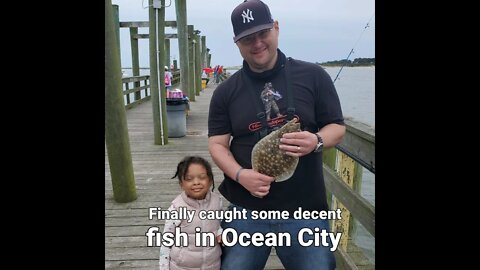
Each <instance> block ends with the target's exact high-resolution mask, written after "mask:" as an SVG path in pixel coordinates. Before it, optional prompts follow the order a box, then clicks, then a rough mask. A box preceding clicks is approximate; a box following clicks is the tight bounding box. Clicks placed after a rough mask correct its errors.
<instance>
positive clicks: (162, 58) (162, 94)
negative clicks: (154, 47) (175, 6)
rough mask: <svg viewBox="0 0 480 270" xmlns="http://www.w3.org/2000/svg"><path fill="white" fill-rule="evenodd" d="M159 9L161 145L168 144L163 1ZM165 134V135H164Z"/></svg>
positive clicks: (161, 0) (163, 0) (162, 0)
mask: <svg viewBox="0 0 480 270" xmlns="http://www.w3.org/2000/svg"><path fill="white" fill-rule="evenodd" d="M160 5H161V8H160V9H156V11H157V12H158V14H157V15H158V20H157V29H158V30H157V33H158V37H157V42H158V43H157V44H158V54H157V55H158V62H159V65H158V70H159V71H160V123H161V125H162V130H163V134H164V138H163V144H168V121H167V89H166V87H165V79H164V78H165V66H166V65H167V61H166V55H165V0H160ZM165 134H166V135H165Z"/></svg>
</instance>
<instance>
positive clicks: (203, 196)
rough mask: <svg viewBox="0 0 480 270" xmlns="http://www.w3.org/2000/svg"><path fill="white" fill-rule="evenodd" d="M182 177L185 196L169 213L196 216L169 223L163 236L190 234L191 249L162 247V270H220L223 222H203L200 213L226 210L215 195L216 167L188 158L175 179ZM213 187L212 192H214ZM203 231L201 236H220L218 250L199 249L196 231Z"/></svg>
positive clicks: (217, 238)
mask: <svg viewBox="0 0 480 270" xmlns="http://www.w3.org/2000/svg"><path fill="white" fill-rule="evenodd" d="M177 176H178V180H179V184H180V187H181V188H182V189H183V191H182V193H181V194H180V195H178V196H177V197H176V198H175V199H174V200H173V201H172V204H171V205H170V207H169V208H168V210H169V211H180V207H184V208H186V209H187V210H188V211H190V212H193V211H192V210H194V216H193V219H192V220H191V222H188V220H187V219H183V220H166V221H165V227H164V230H163V233H166V232H171V233H175V231H176V230H175V228H176V227H179V228H180V231H181V232H182V233H183V232H185V233H187V234H188V246H186V247H182V246H181V245H177V246H176V245H173V246H172V247H166V246H162V247H161V248H160V261H159V263H160V270H166V269H170V270H175V269H206V270H207V269H208V270H210V269H211V270H213V269H215V270H218V269H220V256H221V254H222V251H221V248H220V244H219V243H220V239H221V233H222V228H221V227H220V220H210V219H200V218H199V216H198V212H199V211H200V210H207V211H210V210H218V211H220V210H222V201H221V199H220V196H219V195H218V194H216V193H213V192H212V191H213V189H214V188H215V185H214V183H213V172H212V167H211V166H210V164H209V163H208V161H206V160H205V159H203V158H201V157H197V156H187V157H185V158H184V159H183V160H182V161H180V163H179V164H178V166H177V172H176V173H175V175H174V176H173V177H172V179H173V178H175V177H177ZM210 186H212V191H210ZM196 227H199V228H200V229H201V230H200V231H201V233H200V234H203V233H206V232H213V233H214V234H215V236H216V241H215V246H213V247H210V246H208V245H207V246H205V247H203V246H196V245H195V233H196V232H197V231H196V230H195V228H196Z"/></svg>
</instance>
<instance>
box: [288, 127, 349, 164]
mask: <svg viewBox="0 0 480 270" xmlns="http://www.w3.org/2000/svg"><path fill="white" fill-rule="evenodd" d="M345 131H346V127H345V126H344V125H339V124H328V125H326V126H324V127H323V128H321V129H320V130H319V131H318V132H317V134H318V135H320V137H322V140H323V147H324V148H330V147H334V146H335V145H337V144H339V143H340V142H341V141H342V139H343V136H344V135H345ZM280 142H281V143H282V144H280V149H282V150H285V151H286V152H285V153H286V154H287V155H290V156H297V157H301V156H304V155H307V154H310V153H311V152H312V151H313V150H315V148H316V146H317V142H318V139H317V136H315V134H313V133H311V132H308V131H301V132H292V133H286V134H283V137H282V139H280Z"/></svg>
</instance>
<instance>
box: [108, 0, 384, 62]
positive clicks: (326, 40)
mask: <svg viewBox="0 0 480 270" xmlns="http://www.w3.org/2000/svg"><path fill="white" fill-rule="evenodd" d="M242 2H243V0H187V1H186V3H187V24H192V25H193V26H194V29H198V30H200V31H201V33H200V35H202V36H206V45H207V47H208V48H209V49H210V53H211V54H212V57H211V65H212V66H215V65H223V66H225V67H229V66H238V65H241V64H242V57H241V55H240V53H239V50H238V47H237V46H236V45H235V43H233V29H232V24H231V20H230V15H231V13H232V10H233V9H234V8H235V7H236V6H237V5H238V4H240V3H242ZM263 2H264V3H266V4H267V5H268V6H269V8H270V12H271V13H272V17H273V19H274V20H278V22H279V27H280V37H279V42H278V47H279V48H280V50H282V52H284V53H285V54H286V55H287V56H290V57H293V58H296V59H300V60H305V61H309V62H320V63H322V62H326V61H334V60H341V59H346V58H347V56H348V54H349V53H350V51H351V50H352V49H353V53H352V55H350V57H349V59H350V60H353V59H355V58H374V57H375V0H295V1H291V0H264V1H263ZM112 4H114V5H118V6H119V16H120V22H128V21H148V9H147V8H146V7H147V5H148V0H112ZM165 5H166V6H167V8H166V10H165V19H166V20H167V21H175V20H176V13H175V0H165ZM367 25H368V26H367ZM138 31H139V33H140V34H148V28H139V30H138ZM165 33H167V34H169V33H177V31H176V29H173V28H171V27H166V28H165ZM129 38H130V37H129V30H128V29H127V28H121V29H120V40H121V41H120V47H121V48H120V50H121V58H122V59H121V62H122V67H131V52H130V40H129ZM170 44H171V45H170V46H171V48H170V50H171V52H170V54H171V56H170V58H171V61H173V60H174V59H176V60H177V61H178V60H179V53H178V41H177V39H171V41H170ZM139 49H140V67H148V66H149V56H148V51H149V42H148V39H141V40H139ZM178 63H180V62H178Z"/></svg>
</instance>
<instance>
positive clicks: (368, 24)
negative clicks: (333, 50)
mask: <svg viewBox="0 0 480 270" xmlns="http://www.w3.org/2000/svg"><path fill="white" fill-rule="evenodd" d="M374 16H375V12H374V13H373V15H372V17H370V20H368V22H367V24H366V25H365V27H364V28H363V31H362V32H361V33H360V36H359V37H358V39H357V41H356V42H355V44H354V45H353V47H352V49H351V50H350V53H349V54H348V56H347V59H345V62H344V63H343V65H342V67H341V68H340V70H339V71H338V73H337V76H335V80H333V83H335V81H336V80H337V78H338V75H340V72H342V69H343V67H345V65H346V64H347V62H348V58H349V57H350V55H352V53H353V49H354V48H355V47H356V46H357V44H358V42H359V41H360V39H361V38H362V35H363V33H365V30H367V28H368V27H370V22H371V21H372V19H373V17H374Z"/></svg>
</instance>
